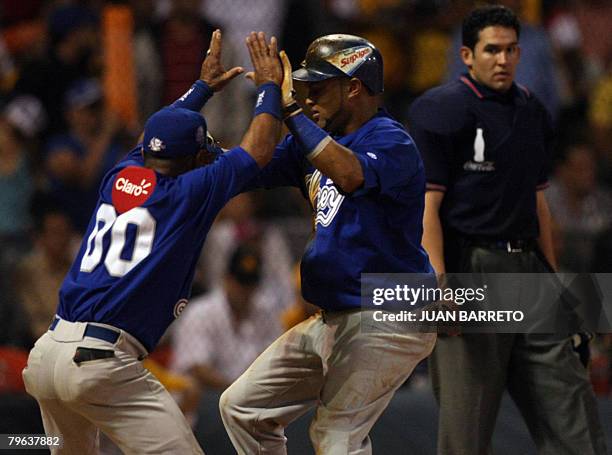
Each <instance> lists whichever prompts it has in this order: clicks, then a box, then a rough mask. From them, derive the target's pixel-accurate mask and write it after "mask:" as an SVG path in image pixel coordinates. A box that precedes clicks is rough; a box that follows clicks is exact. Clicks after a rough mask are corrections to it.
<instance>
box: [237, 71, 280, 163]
mask: <svg viewBox="0 0 612 455" xmlns="http://www.w3.org/2000/svg"><path fill="white" fill-rule="evenodd" d="M280 118H281V114H280V88H279V87H278V85H276V84H275V83H273V82H268V83H266V84H262V85H260V86H259V87H258V95H257V103H256V105H255V117H253V120H252V121H251V125H250V126H249V129H248V130H247V132H246V134H245V135H244V137H243V139H242V142H241V143H240V147H242V148H243V149H244V150H245V151H246V152H247V153H248V154H249V155H251V156H252V157H253V159H254V160H255V161H256V162H257V165H258V166H259V167H260V168H262V167H264V166H265V165H266V164H268V163H269V162H270V160H271V159H272V155H273V154H274V149H275V148H276V144H278V141H279V139H280V133H281V121H280Z"/></svg>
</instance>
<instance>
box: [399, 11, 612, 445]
mask: <svg viewBox="0 0 612 455" xmlns="http://www.w3.org/2000/svg"><path fill="white" fill-rule="evenodd" d="M519 34H520V24H519V21H518V19H517V17H516V16H515V14H514V13H513V12H512V11H511V10H509V9H507V8H505V7H502V6H487V7H483V8H479V9H476V10H474V11H473V12H472V13H471V14H470V15H469V16H468V17H467V18H466V19H465V20H464V23H463V47H462V48H461V57H462V59H463V61H464V63H465V65H466V67H467V70H468V71H467V73H466V74H464V75H463V76H462V77H461V78H460V79H458V80H455V81H452V82H450V83H448V84H446V85H443V86H441V87H437V88H434V89H432V90H430V91H428V92H427V93H425V94H424V95H423V96H421V97H420V98H419V99H417V100H416V101H415V102H414V104H413V105H412V107H411V110H410V127H411V132H412V135H413V137H414V139H415V142H416V144H417V146H418V148H419V150H420V151H421V154H422V155H423V159H424V162H425V168H426V173H427V182H428V191H427V194H426V203H425V204H426V207H425V219H424V227H425V232H424V236H423V245H424V246H425V249H426V250H427V252H428V253H429V255H430V259H431V263H432V265H433V266H434V268H435V269H436V272H437V273H447V272H491V273H497V272H499V273H501V272H504V273H538V272H547V271H550V269H551V268H553V269H554V268H555V267H556V264H555V259H554V254H553V249H552V242H551V234H550V213H549V210H548V205H547V203H546V199H545V198H544V192H543V190H544V189H545V188H546V186H547V172H548V169H549V163H550V161H551V156H550V153H551V152H550V150H551V138H552V128H551V124H550V120H549V117H548V114H547V113H546V111H545V110H544V108H543V107H542V105H541V104H540V102H539V101H538V100H537V99H536V98H535V97H534V96H533V95H532V94H531V93H530V92H529V90H528V89H527V88H524V87H522V86H520V85H518V84H516V83H515V82H514V74H515V70H516V66H517V64H518V62H519V58H520V48H519V45H518V39H519ZM430 365H431V375H432V382H433V387H434V392H435V394H436V398H437V400H438V402H439V405H440V425H439V435H438V453H439V454H444V455H472V454H473V455H476V454H487V453H489V452H490V443H491V436H492V434H493V429H494V427H495V420H496V417H497V413H498V410H499V405H500V401H501V397H502V394H503V391H504V389H506V388H507V389H508V391H509V392H510V395H511V396H512V398H513V399H514V401H515V403H516V404H517V406H518V407H519V409H520V411H521V414H522V415H523V417H524V419H525V421H526V423H527V426H528V428H529V431H530V433H531V435H532V437H533V439H534V440H535V442H536V445H537V447H538V451H539V453H540V454H555V455H560V454H564V455H565V454H576V455H578V454H580V455H587V454H605V453H606V448H605V442H604V436H603V431H602V429H601V424H600V422H599V419H598V414H597V407H596V401H595V397H594V394H593V391H592V389H591V386H590V383H589V380H588V376H587V371H586V369H585V367H584V366H583V365H582V363H581V362H580V360H579V357H578V356H577V355H576V354H575V353H574V351H573V349H572V344H571V338H570V336H569V335H568V334H556V335H551V334H511V333H501V334H482V333H479V334H475V333H471V334H467V333H466V334H463V335H460V336H454V337H453V336H451V337H443V338H440V339H439V340H438V344H437V346H436V348H435V350H434V352H433V354H432V357H431V364H430Z"/></svg>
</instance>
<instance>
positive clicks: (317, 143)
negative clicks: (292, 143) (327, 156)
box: [285, 112, 332, 160]
mask: <svg viewBox="0 0 612 455" xmlns="http://www.w3.org/2000/svg"><path fill="white" fill-rule="evenodd" d="M285 123H286V125H287V127H288V128H289V131H291V133H292V134H293V136H295V138H296V139H297V141H298V143H299V144H300V145H301V147H302V150H303V151H304V155H306V158H308V159H309V160H312V159H314V158H316V157H317V155H318V154H319V153H321V152H322V151H323V149H324V148H325V146H327V144H329V143H330V142H331V141H332V138H331V136H330V135H329V134H327V132H325V131H324V130H322V129H321V128H319V126H318V125H317V124H316V123H315V122H313V121H312V120H310V119H309V118H308V117H306V115H304V113H303V112H301V113H298V114H295V115H293V116H292V117H289V118H288V119H287V120H286V121H285Z"/></svg>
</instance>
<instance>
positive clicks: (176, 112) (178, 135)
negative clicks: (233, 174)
mask: <svg viewBox="0 0 612 455" xmlns="http://www.w3.org/2000/svg"><path fill="white" fill-rule="evenodd" d="M142 147H143V149H144V151H145V152H149V153H151V154H152V155H153V156H156V157H158V158H178V157H181V156H187V155H195V154H196V153H198V152H199V151H200V150H201V149H203V148H207V147H206V120H205V119H204V117H203V116H202V115H200V114H199V113H197V112H193V111H190V110H189V109H184V108H175V107H165V108H163V109H161V110H159V111H157V112H156V113H155V114H153V115H152V116H151V117H149V120H147V123H145V127H144V139H143V142H142Z"/></svg>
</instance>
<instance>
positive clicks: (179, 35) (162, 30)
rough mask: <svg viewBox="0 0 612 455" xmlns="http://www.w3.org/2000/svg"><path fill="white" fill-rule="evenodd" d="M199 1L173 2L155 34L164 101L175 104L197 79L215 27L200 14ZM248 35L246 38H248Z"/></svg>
mask: <svg viewBox="0 0 612 455" xmlns="http://www.w3.org/2000/svg"><path fill="white" fill-rule="evenodd" d="M198 5H199V0H174V1H173V2H172V3H171V8H170V14H169V16H168V18H167V19H166V20H164V21H163V22H162V23H160V24H159V26H158V27H157V29H156V31H155V36H156V37H157V39H158V46H159V53H160V57H161V70H162V74H163V83H162V102H163V104H164V105H166V104H170V103H172V102H173V101H174V100H175V99H177V98H179V97H180V96H181V95H182V94H183V93H184V92H185V87H189V86H190V84H191V83H192V82H193V81H194V80H195V79H197V78H198V76H199V74H200V66H201V64H202V56H203V55H205V54H206V51H207V50H208V46H209V44H210V37H211V35H212V32H213V31H214V30H215V29H216V27H215V26H213V25H212V24H210V23H209V22H208V21H206V20H204V19H202V18H201V17H200V16H199V14H198ZM245 36H246V35H245Z"/></svg>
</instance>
